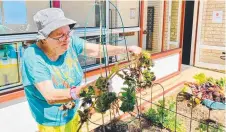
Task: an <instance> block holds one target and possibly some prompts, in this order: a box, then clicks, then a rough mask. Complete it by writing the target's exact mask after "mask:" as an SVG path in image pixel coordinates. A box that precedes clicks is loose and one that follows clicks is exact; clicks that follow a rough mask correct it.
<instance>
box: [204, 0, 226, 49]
mask: <svg viewBox="0 0 226 132" xmlns="http://www.w3.org/2000/svg"><path fill="white" fill-rule="evenodd" d="M213 11H223V22H222V23H213V22H212V16H213ZM202 16H203V17H202V27H201V28H202V29H201V40H202V42H201V43H202V44H204V45H212V46H225V45H226V41H225V36H226V32H225V28H226V27H225V1H223V0H222V1H210V0H208V1H205V2H204V6H203V15H202Z"/></svg>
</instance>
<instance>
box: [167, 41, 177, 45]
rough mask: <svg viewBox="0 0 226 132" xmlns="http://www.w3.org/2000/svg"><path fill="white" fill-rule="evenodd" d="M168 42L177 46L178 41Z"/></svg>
mask: <svg viewBox="0 0 226 132" xmlns="http://www.w3.org/2000/svg"><path fill="white" fill-rule="evenodd" d="M169 44H171V45H176V46H177V45H178V41H170V42H169Z"/></svg>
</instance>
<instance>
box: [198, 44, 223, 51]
mask: <svg viewBox="0 0 226 132" xmlns="http://www.w3.org/2000/svg"><path fill="white" fill-rule="evenodd" d="M199 48H205V49H213V50H225V49H223V48H225V46H210V45H203V44H200V45H199Z"/></svg>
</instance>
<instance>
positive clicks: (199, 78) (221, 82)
mask: <svg viewBox="0 0 226 132" xmlns="http://www.w3.org/2000/svg"><path fill="white" fill-rule="evenodd" d="M193 78H194V79H195V80H196V83H198V84H203V83H206V82H210V83H211V84H213V85H218V86H219V87H221V88H222V89H223V88H225V86H226V78H220V79H214V78H213V77H207V76H206V75H205V74H204V73H199V74H196V75H195V76H194V77H193Z"/></svg>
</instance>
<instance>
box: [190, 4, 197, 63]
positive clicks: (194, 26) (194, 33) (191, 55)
mask: <svg viewBox="0 0 226 132" xmlns="http://www.w3.org/2000/svg"><path fill="white" fill-rule="evenodd" d="M197 16H198V1H194V14H193V27H192V38H191V53H190V65H194V63H193V61H194V52H195V36H196V35H197V34H196V29H197V28H198V27H197V23H196V21H197Z"/></svg>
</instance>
